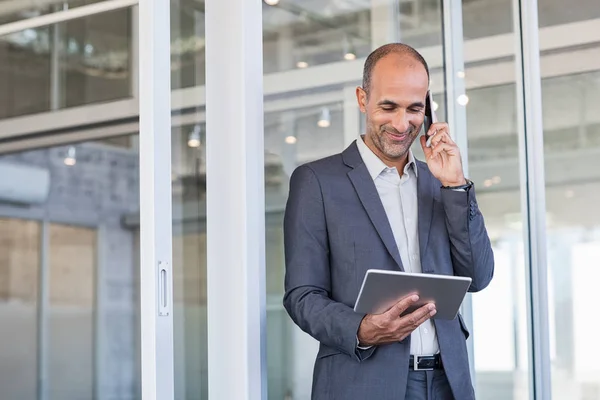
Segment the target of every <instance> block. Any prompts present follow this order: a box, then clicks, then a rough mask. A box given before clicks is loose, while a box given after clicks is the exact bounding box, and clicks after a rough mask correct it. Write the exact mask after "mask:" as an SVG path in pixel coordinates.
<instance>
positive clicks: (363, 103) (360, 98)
mask: <svg viewBox="0 0 600 400" xmlns="http://www.w3.org/2000/svg"><path fill="white" fill-rule="evenodd" d="M356 101H357V102H358V108H360V111H361V112H362V113H366V112H367V92H365V91H364V89H363V88H361V87H360V86H358V87H357V88H356Z"/></svg>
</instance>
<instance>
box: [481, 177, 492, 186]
mask: <svg viewBox="0 0 600 400" xmlns="http://www.w3.org/2000/svg"><path fill="white" fill-rule="evenodd" d="M493 184H494V182H492V180H491V179H486V180H485V181H483V186H485V187H490V186H492V185H493Z"/></svg>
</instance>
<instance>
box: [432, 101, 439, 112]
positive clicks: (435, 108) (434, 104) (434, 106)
mask: <svg viewBox="0 0 600 400" xmlns="http://www.w3.org/2000/svg"><path fill="white" fill-rule="evenodd" d="M432 105H433V111H437V109H438V108H440V106H439V104H438V103H436V102H435V100H434V101H433V103H432Z"/></svg>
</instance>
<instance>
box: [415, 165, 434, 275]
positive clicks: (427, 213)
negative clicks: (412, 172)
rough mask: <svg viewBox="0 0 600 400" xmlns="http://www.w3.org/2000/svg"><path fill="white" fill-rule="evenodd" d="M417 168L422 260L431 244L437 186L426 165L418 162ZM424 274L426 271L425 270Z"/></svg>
mask: <svg viewBox="0 0 600 400" xmlns="http://www.w3.org/2000/svg"><path fill="white" fill-rule="evenodd" d="M417 168H418V169H419V177H418V178H417V203H418V205H417V207H418V213H419V250H420V252H421V260H422V259H423V258H424V257H425V251H426V249H427V244H428V242H429V232H430V230H431V219H432V217H433V193H434V191H433V185H434V184H435V180H433V179H431V176H430V173H429V170H428V168H427V164H426V163H424V162H421V161H417ZM423 267H425V266H423ZM423 272H426V271H425V270H423ZM430 272H433V271H430Z"/></svg>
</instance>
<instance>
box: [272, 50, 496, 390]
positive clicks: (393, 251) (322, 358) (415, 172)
mask: <svg viewBox="0 0 600 400" xmlns="http://www.w3.org/2000/svg"><path fill="white" fill-rule="evenodd" d="M428 89H429V70H428V67H427V63H426V62H425V60H424V59H423V57H422V56H421V55H420V54H419V53H418V52H417V51H416V50H414V49H413V48H411V47H409V46H407V45H404V44H398V43H393V44H388V45H385V46H382V47H380V48H378V49H376V50H375V51H373V53H371V54H370V55H369V57H368V58H367V60H366V62H365V65H364V71H363V83H362V87H359V88H357V90H356V97H357V100H358V106H359V107H360V110H361V111H362V112H363V113H364V114H365V115H366V121H367V127H366V132H365V134H364V136H362V135H361V136H360V137H358V138H357V140H356V141H355V142H353V143H352V144H351V145H350V146H349V147H348V148H346V149H345V150H344V151H343V152H342V153H341V154H336V155H334V156H331V157H328V158H325V159H321V160H318V161H314V162H311V163H308V164H305V165H302V166H300V167H298V168H297V169H296V170H295V171H294V173H293V174H292V177H291V179H290V193H289V199H288V203H287V209H286V213H285V219H284V235H285V259H286V275H285V295H284V299H283V302H284V305H285V308H286V310H287V312H288V313H289V315H290V316H291V318H292V319H293V321H294V322H295V323H296V324H297V325H298V326H299V327H300V328H301V329H302V330H304V331H305V332H307V333H308V334H310V335H311V336H312V337H314V338H315V339H316V340H318V341H319V342H320V347H319V352H318V354H317V359H316V362H315V366H314V374H313V387H312V398H313V399H340V400H353V399H357V400H358V399H360V400H364V399H376V400H388V399H389V400H401V399H408V400H420V399H424V400H425V399H427V400H446V399H457V400H468V399H474V396H475V395H474V391H473V386H472V383H471V379H470V373H469V362H468V359H467V348H466V343H465V341H466V339H467V338H468V336H469V333H468V331H467V328H466V326H465V324H464V322H463V320H462V317H461V316H460V315H459V316H458V318H456V319H454V320H437V319H432V318H431V317H432V316H434V315H435V312H436V310H435V306H434V305H432V304H427V305H425V306H422V307H420V308H418V309H417V310H416V311H414V312H412V313H410V314H408V315H406V316H403V317H400V315H401V314H402V312H403V311H404V310H406V309H407V308H408V307H409V306H410V305H411V304H412V303H414V301H415V299H414V298H413V297H408V298H404V299H401V300H400V301H399V302H398V303H397V304H395V305H394V306H392V307H391V308H390V309H389V310H388V311H387V312H385V313H383V314H378V315H371V314H367V315H365V314H360V313H356V312H354V311H353V307H354V304H355V301H356V298H357V296H358V293H359V289H360V285H361V283H362V280H363V278H364V275H365V273H366V271H367V270H368V269H369V268H379V269H387V270H393V271H406V272H411V273H435V274H446V275H458V276H468V277H470V278H472V284H471V287H470V288H469V290H470V291H472V292H476V291H479V290H481V289H483V288H485V287H486V286H487V285H488V284H489V282H490V281H491V279H492V275H493V269H494V259H493V253H492V249H491V245H490V241H489V238H488V235H487V232H486V228H485V225H484V220H483V216H482V215H481V213H480V211H479V209H478V206H477V201H476V198H475V188H474V187H473V183H472V182H471V181H469V180H467V179H466V178H465V177H464V175H463V171H462V163H461V156H460V151H459V149H458V147H457V145H456V144H455V143H454V142H453V140H452V138H451V136H450V132H449V130H448V129H449V128H448V125H447V124H446V123H444V122H439V123H434V124H432V125H431V127H430V129H429V131H428V134H430V135H433V138H432V141H431V146H430V147H427V146H426V141H425V137H424V136H421V138H420V143H421V146H422V148H423V151H424V154H425V158H426V160H425V161H426V162H423V161H419V160H416V159H415V157H414V156H413V154H412V152H411V150H410V147H411V144H412V143H413V142H414V140H415V139H416V138H417V136H418V135H419V132H420V131H421V129H422V126H423V122H424V117H425V105H426V96H427V91H428Z"/></svg>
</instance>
